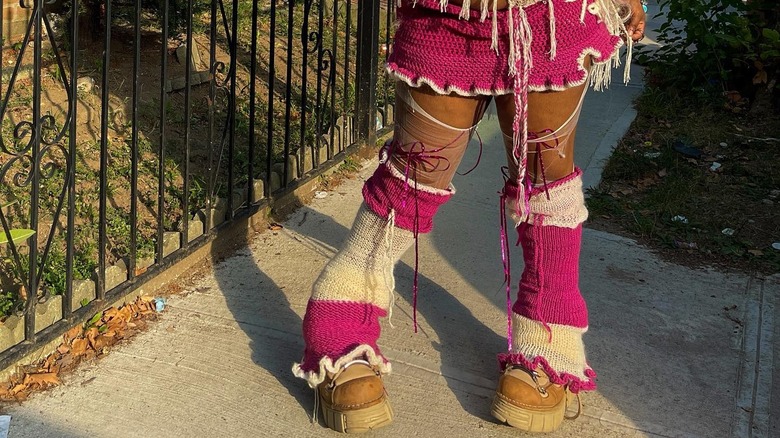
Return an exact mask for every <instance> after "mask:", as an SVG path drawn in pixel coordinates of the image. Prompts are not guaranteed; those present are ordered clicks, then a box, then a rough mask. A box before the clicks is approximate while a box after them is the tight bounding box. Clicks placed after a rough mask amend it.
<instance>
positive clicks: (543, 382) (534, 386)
mask: <svg viewBox="0 0 780 438" xmlns="http://www.w3.org/2000/svg"><path fill="white" fill-rule="evenodd" d="M572 397H573V395H572V394H571V392H569V390H568V389H567V388H566V387H564V386H562V385H556V384H553V383H552V382H550V379H549V378H548V377H547V374H546V373H545V372H544V371H543V370H542V368H541V367H539V368H537V369H536V370H533V371H530V370H526V369H525V368H522V367H520V366H514V367H508V368H507V369H506V371H504V374H502V375H501V377H500V378H499V380H498V389H497V390H496V395H495V398H494V399H493V406H492V407H491V409H490V411H491V413H492V414H493V417H495V418H496V419H498V420H499V421H501V422H502V423H506V424H509V425H510V426H512V427H516V428H518V429H521V430H524V431H526V432H552V431H554V430H556V429H558V427H560V425H561V423H562V422H563V419H564V417H565V416H566V407H567V406H568V402H569V400H570V399H571V398H572ZM578 415H579V414H578Z"/></svg>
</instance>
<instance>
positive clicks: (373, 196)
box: [293, 160, 454, 388]
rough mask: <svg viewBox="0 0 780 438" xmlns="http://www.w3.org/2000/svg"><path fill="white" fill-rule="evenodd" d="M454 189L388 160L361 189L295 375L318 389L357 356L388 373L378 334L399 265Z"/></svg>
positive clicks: (306, 328) (325, 274)
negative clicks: (415, 176) (410, 174)
mask: <svg viewBox="0 0 780 438" xmlns="http://www.w3.org/2000/svg"><path fill="white" fill-rule="evenodd" d="M453 192H454V189H452V188H450V189H449V190H439V189H434V188H431V187H427V186H423V185H418V184H416V183H415V181H414V180H412V179H409V178H407V177H405V176H404V175H403V174H402V173H400V172H399V171H398V170H397V169H396V168H395V167H394V166H392V165H391V164H390V163H388V162H387V160H383V162H382V163H381V164H380V165H379V167H378V168H377V170H376V171H375V172H374V174H373V175H372V176H371V178H369V179H368V180H367V181H366V183H365V185H364V187H363V199H364V203H363V205H362V206H361V208H360V211H359V213H358V216H357V218H356V219H355V223H354V225H353V227H352V231H351V233H350V235H349V237H348V238H347V241H346V243H345V244H344V246H343V248H342V249H341V251H339V253H338V254H336V256H335V257H333V259H331V260H330V261H329V262H328V264H327V265H326V266H325V269H324V270H323V271H322V274H320V277H319V279H318V280H317V282H316V283H315V284H314V288H313V292H312V296H311V298H310V300H309V303H308V306H307V309H306V315H305V316H304V319H303V337H304V341H305V343H306V349H305V351H304V355H303V360H302V361H301V363H299V364H295V365H293V373H294V374H295V375H296V376H298V377H300V378H303V379H305V380H306V381H307V382H308V383H309V386H311V387H312V388H314V387H316V386H317V385H318V384H320V383H321V382H322V381H323V380H324V379H325V376H326V373H335V372H337V371H338V370H339V369H340V368H341V367H342V366H344V365H345V364H346V363H348V362H350V361H352V360H356V359H364V360H367V361H368V362H369V363H371V365H373V366H376V367H377V368H378V369H379V370H380V371H381V372H383V373H388V372H390V364H389V362H388V361H387V360H386V359H385V358H384V357H383V356H382V354H381V353H380V351H379V348H378V347H377V340H378V339H379V334H380V326H379V318H380V317H384V316H386V315H387V313H388V311H389V310H390V309H391V306H392V296H393V290H394V280H393V267H394V265H395V263H396V262H397V261H398V260H399V259H400V258H401V256H402V255H403V253H404V252H405V251H406V250H407V249H409V247H410V246H411V245H412V244H413V243H414V239H415V238H416V237H417V233H427V232H429V231H430V230H431V228H432V226H433V216H434V215H435V214H436V211H437V210H438V208H439V206H441V205H442V204H444V203H445V202H446V201H447V200H449V198H450V197H451V196H452V194H453Z"/></svg>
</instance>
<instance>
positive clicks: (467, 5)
mask: <svg viewBox="0 0 780 438" xmlns="http://www.w3.org/2000/svg"><path fill="white" fill-rule="evenodd" d="M470 14H471V0H463V3H462V4H461V5H460V18H462V19H464V20H468V19H469V16H470Z"/></svg>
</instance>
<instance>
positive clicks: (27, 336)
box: [0, 0, 393, 367]
mask: <svg viewBox="0 0 780 438" xmlns="http://www.w3.org/2000/svg"><path fill="white" fill-rule="evenodd" d="M0 5H3V6H4V2H2V1H0ZM20 5H21V7H22V8H25V9H26V11H27V12H28V14H27V15H28V16H29V21H28V23H27V27H26V31H25V33H24V36H23V37H22V38H20V39H19V40H18V41H4V44H3V49H2V52H0V65H2V79H1V80H0V207H1V208H0V223H2V230H0V231H1V232H0V317H1V318H2V321H3V322H2V324H0V366H3V367H5V366H7V365H8V364H10V363H12V362H13V361H15V360H17V359H18V358H19V357H21V356H22V355H24V354H26V353H27V352H29V351H31V350H32V349H34V348H36V347H37V346H39V345H43V344H46V343H48V342H50V341H52V340H54V339H55V338H56V337H58V336H60V335H61V334H62V333H64V332H65V331H66V330H67V329H68V328H70V327H71V326H72V325H73V324H74V323H77V322H78V321H82V320H84V319H86V318H87V317H88V316H89V315H91V314H93V313H94V312H95V311H96V310H98V309H99V307H100V306H101V305H104V303H105V301H106V300H110V299H111V298H112V297H118V296H120V295H122V294H124V293H126V292H128V290H130V289H132V288H134V287H137V285H138V284H141V283H143V282H144V281H145V279H148V278H150V277H151V276H154V275H156V274H157V273H159V272H160V271H161V270H162V268H163V267H165V266H167V265H169V264H171V263H172V262H173V261H175V260H177V259H180V258H182V257H184V256H185V255H187V254H189V253H191V252H192V251H193V250H195V249H196V248H198V247H199V246H201V245H203V244H204V243H205V242H207V241H208V239H209V236H210V235H212V234H213V233H214V232H215V229H218V228H219V227H229V226H230V224H231V223H232V222H233V221H234V220H235V218H237V217H240V216H242V215H247V214H251V213H253V212H256V211H257V210H258V209H260V208H263V207H265V206H267V205H268V204H269V203H272V202H273V199H274V198H275V197H277V196H279V195H283V194H285V193H287V192H289V190H291V189H292V188H293V187H295V186H296V185H298V184H300V182H301V181H305V180H306V179H308V178H312V177H314V176H316V175H318V174H319V172H321V171H322V169H323V168H325V167H327V166H328V165H329V164H328V163H331V162H333V161H334V157H336V158H338V157H340V156H343V155H344V154H345V153H346V152H347V151H348V149H349V147H350V146H351V145H354V144H356V143H357V142H360V141H371V140H372V139H373V138H374V136H375V135H376V131H377V130H379V129H385V128H386V127H387V126H389V125H390V124H391V122H392V120H393V116H392V109H393V101H392V92H391V86H390V84H389V83H388V81H386V80H385V79H384V78H383V74H382V73H381V70H382V64H383V62H384V61H385V60H386V54H387V52H388V49H389V47H390V45H391V32H392V30H391V25H390V24H391V20H392V13H393V4H392V2H389V4H388V2H385V1H383V2H381V3H380V1H379V0H360V1H358V0H287V1H283V0H268V1H265V2H257V1H249V0H232V1H230V0H186V1H183V2H182V1H171V0H163V1H159V2H157V1H153V2H152V1H149V2H147V1H135V2H133V1H130V0H114V1H111V0H82V1H79V0H65V1H62V2H58V1H51V2H48V1H42V0H31V1H29V2H26V1H23V2H22V3H20ZM0 9H2V10H5V8H0ZM2 25H3V24H2V23H0V26H2ZM0 35H6V33H3V29H2V28H1V27H0Z"/></svg>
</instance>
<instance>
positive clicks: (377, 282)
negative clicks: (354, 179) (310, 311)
mask: <svg viewBox="0 0 780 438" xmlns="http://www.w3.org/2000/svg"><path fill="white" fill-rule="evenodd" d="M388 226H389V225H388V223H387V220H386V219H382V218H381V217H379V216H377V215H376V214H375V213H374V212H372V211H371V210H370V209H368V208H367V207H366V205H365V204H363V205H362V206H361V207H360V210H359V211H358V214H357V217H356V218H355V222H354V224H353V225H352V230H351V231H350V234H349V237H347V240H346V241H345V242H344V244H343V246H342V248H341V250H340V251H339V252H338V253H337V254H336V255H335V256H334V257H333V258H332V259H330V261H329V262H328V263H327V264H326V265H325V268H324V269H323V270H322V273H320V276H319V278H317V281H316V282H315V283H314V288H313V289H312V295H311V299H313V300H328V301H352V302H358V303H368V304H373V305H374V306H377V307H379V308H380V309H384V310H387V309H388V308H389V307H390V301H391V294H392V293H393V289H394V285H393V279H392V275H393V266H394V265H395V264H396V262H398V260H399V259H400V258H401V256H402V255H403V254H404V252H406V250H408V249H409V247H410V246H412V243H414V234H413V233H412V232H411V231H407V230H404V229H399V228H396V229H395V230H392V231H393V236H392V239H389V237H390V236H388V232H389V231H390V230H388Z"/></svg>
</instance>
